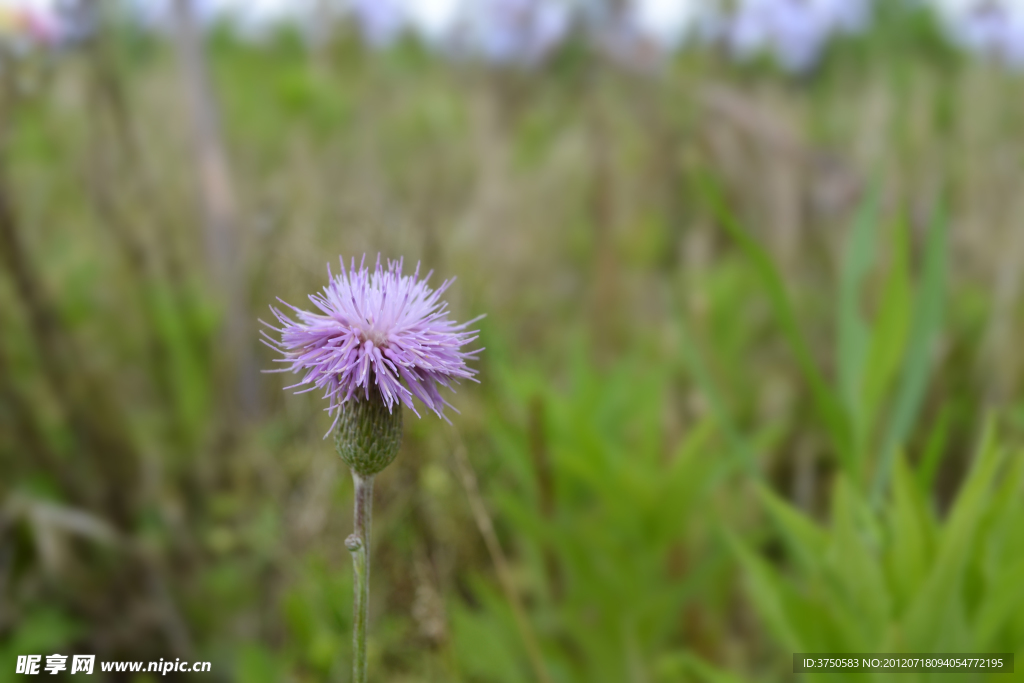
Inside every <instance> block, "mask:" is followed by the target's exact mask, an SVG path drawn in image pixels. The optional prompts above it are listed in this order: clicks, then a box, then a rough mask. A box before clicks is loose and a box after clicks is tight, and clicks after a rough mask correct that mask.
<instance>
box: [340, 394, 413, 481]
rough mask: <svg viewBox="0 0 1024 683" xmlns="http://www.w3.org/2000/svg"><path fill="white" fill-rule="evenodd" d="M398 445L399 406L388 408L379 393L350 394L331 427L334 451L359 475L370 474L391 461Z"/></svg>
mask: <svg viewBox="0 0 1024 683" xmlns="http://www.w3.org/2000/svg"><path fill="white" fill-rule="evenodd" d="M401 445H402V406H401V404H396V405H395V406H394V407H393V408H392V409H391V410H390V411H388V407H387V406H386V405H385V404H384V400H383V399H382V398H381V396H380V393H379V392H377V391H371V392H370V398H369V399H368V400H367V399H365V398H359V399H356V398H355V397H352V398H351V399H349V400H348V401H347V402H345V403H344V404H343V405H342V406H341V416H340V417H339V418H338V426H337V427H336V428H335V430H334V446H335V448H337V449H338V455H340V456H341V459H342V460H344V461H345V464H346V465H348V466H349V467H351V468H352V471H353V472H355V473H356V474H358V475H359V476H361V477H372V476H373V475H375V474H377V473H378V472H380V471H381V470H383V469H384V468H385V467H387V466H388V465H390V464H391V462H392V461H393V460H394V459H395V456H397V455H398V447H399V446H401Z"/></svg>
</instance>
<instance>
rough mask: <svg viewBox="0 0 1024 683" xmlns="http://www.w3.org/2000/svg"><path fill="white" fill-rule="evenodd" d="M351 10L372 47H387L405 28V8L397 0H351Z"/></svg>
mask: <svg viewBox="0 0 1024 683" xmlns="http://www.w3.org/2000/svg"><path fill="white" fill-rule="evenodd" d="M351 10H352V13H353V14H354V15H355V19H356V22H357V23H358V24H359V29H360V31H361V32H362V34H363V38H365V40H366V42H367V43H369V44H370V45H371V46H372V47H377V48H383V47H388V46H389V45H391V44H392V43H394V42H395V40H397V39H398V37H399V35H400V34H401V33H402V31H403V30H404V29H405V25H406V19H407V17H406V13H405V8H404V6H403V3H401V2H399V1H398V0H352V3H351Z"/></svg>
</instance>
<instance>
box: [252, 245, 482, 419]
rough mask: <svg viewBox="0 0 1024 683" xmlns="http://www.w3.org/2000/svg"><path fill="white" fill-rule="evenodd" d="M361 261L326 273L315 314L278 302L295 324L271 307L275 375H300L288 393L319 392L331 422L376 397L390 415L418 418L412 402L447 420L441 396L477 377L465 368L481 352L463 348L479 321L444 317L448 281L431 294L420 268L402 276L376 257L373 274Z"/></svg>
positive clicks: (394, 264) (398, 265)
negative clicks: (349, 405) (399, 411)
mask: <svg viewBox="0 0 1024 683" xmlns="http://www.w3.org/2000/svg"><path fill="white" fill-rule="evenodd" d="M365 261H366V257H365V256H364V257H363V261H362V262H361V263H360V265H359V267H358V268H356V265H355V259H353V260H352V262H351V264H350V266H349V268H348V269H346V268H345V262H344V261H343V260H342V261H341V274H340V275H336V276H335V275H332V274H331V269H330V266H328V268H327V275H328V278H329V279H330V281H329V282H328V284H327V286H326V287H324V289H323V291H322V292H320V293H318V294H311V295H310V297H309V299H310V301H312V302H313V304H314V305H315V306H316V307H317V308H318V309H319V310H320V312H319V313H311V312H309V311H304V310H302V309H299V308H296V307H295V306H292V305H291V304H288V303H286V302H284V301H281V300H280V299H278V300H279V301H281V303H282V304H284V305H285V306H287V307H288V308H290V309H292V311H293V312H294V314H295V316H296V318H297V320H293V319H292V318H290V317H289V316H287V315H285V314H284V313H282V312H281V311H280V310H278V309H277V308H274V307H273V306H271V310H272V311H273V312H274V316H275V317H276V318H277V320H278V322H279V323H280V325H281V327H280V328H278V327H274V326H272V325H269V324H267V323H264V325H267V327H270V328H271V329H273V330H274V331H276V332H278V333H279V334H280V340H277V339H274V338H273V337H271V336H270V335H268V334H267V333H266V332H264V333H263V336H264V337H265V338H266V339H267V340H268V341H269V344H268V345H269V346H271V348H274V349H275V350H277V351H279V352H281V353H282V354H283V355H284V358H281V359H278V362H283V363H287V364H288V365H289V367H287V368H283V369H282V370H280V371H281V372H284V371H289V370H290V371H292V372H297V373H298V372H304V373H305V375H304V376H303V377H302V381H301V382H299V383H298V384H295V385H293V386H292V387H287V388H289V389H291V388H293V387H298V386H301V385H309V388H308V389H305V390H304V391H313V390H314V389H323V390H324V391H325V394H324V398H326V399H328V400H329V401H330V404H329V405H328V407H327V409H326V410H327V411H328V412H329V413H330V414H332V415H333V416H334V420H335V422H337V420H338V417H339V416H340V415H341V410H342V406H343V405H344V404H345V403H346V402H348V401H350V400H356V401H359V400H367V401H369V400H370V399H371V398H372V399H377V398H378V397H379V399H380V400H382V401H383V403H384V405H385V406H386V407H387V410H388V411H389V412H391V411H393V410H394V409H395V408H396V404H401V403H404V404H405V405H407V406H409V408H411V409H412V410H413V412H416V408H415V406H414V405H413V401H412V399H413V397H415V398H418V399H419V400H420V401H422V402H423V403H424V404H425V405H426V406H427V407H428V408H430V409H431V410H433V411H434V412H435V413H437V415H438V416H439V417H441V418H443V419H445V420H447V418H445V416H444V412H443V411H444V406H446V405H447V406H449V407H452V406H451V404H449V403H448V402H447V401H446V400H445V399H444V398H442V397H441V394H440V392H439V391H438V389H439V387H449V388H451V385H452V384H454V383H458V380H459V379H460V378H464V379H471V380H472V379H473V376H474V375H475V374H476V370H473V369H471V368H469V367H468V366H467V365H466V361H468V360H475V359H476V354H478V353H479V352H480V351H482V350H483V349H476V350H474V351H463V350H462V347H463V346H465V345H466V344H469V343H470V342H472V341H474V340H475V339H477V336H478V335H477V331H475V330H467V328H468V327H469V326H470V325H471V324H473V323H474V322H476V321H477V320H479V319H480V318H475V319H474V320H470V321H469V322H465V323H456V322H454V321H452V320H450V319H449V318H448V310H447V308H448V304H447V303H446V302H444V301H442V300H441V298H440V297H441V294H443V293H444V291H445V290H446V289H448V287H449V285H451V283H452V282H453V281H452V280H447V281H445V282H444V283H443V284H442V285H441V286H440V287H439V288H438V289H436V290H434V289H431V288H430V287H429V286H428V285H427V280H429V279H430V275H431V273H427V275H426V277H424V278H423V279H420V278H419V274H420V269H419V266H418V265H417V266H416V270H415V272H413V274H412V275H403V274H402V261H401V260H399V261H388V262H387V266H384V265H382V264H381V261H380V257H379V256H378V258H377V265H376V268H374V269H373V270H370V269H369V268H367V267H366V266H365ZM481 317H482V316H481ZM261 322H262V321H261ZM265 343H266V342H265ZM474 381H476V380H474ZM299 393H302V392H299ZM452 409H453V410H454V408H453V407H452ZM456 412H458V411H456ZM416 414H417V415H419V413H418V412H416ZM333 428H334V427H333V425H332V427H331V429H333ZM328 433H330V432H328Z"/></svg>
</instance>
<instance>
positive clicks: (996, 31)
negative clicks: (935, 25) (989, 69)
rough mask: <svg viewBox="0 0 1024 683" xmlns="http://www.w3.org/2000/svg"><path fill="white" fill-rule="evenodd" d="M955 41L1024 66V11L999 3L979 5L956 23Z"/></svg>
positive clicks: (971, 49) (1008, 63) (1002, 60)
mask: <svg viewBox="0 0 1024 683" xmlns="http://www.w3.org/2000/svg"><path fill="white" fill-rule="evenodd" d="M953 38H954V40H955V41H956V42H957V43H959V44H960V45H962V46H963V47H964V48H966V49H968V50H970V51H971V52H975V53H979V54H983V55H987V56H990V57H992V58H995V59H997V60H999V61H1001V62H1003V63H1005V64H1007V65H1009V66H1012V67H1017V68H1019V67H1024V12H1022V11H1020V10H1018V11H1016V12H1014V11H1012V10H1011V9H1010V8H1009V7H1008V6H1006V5H1005V4H1002V3H998V2H979V3H977V4H976V5H974V6H973V7H971V8H970V9H969V10H968V11H967V12H966V14H965V15H963V16H961V17H958V20H957V21H955V22H954V23H953Z"/></svg>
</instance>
